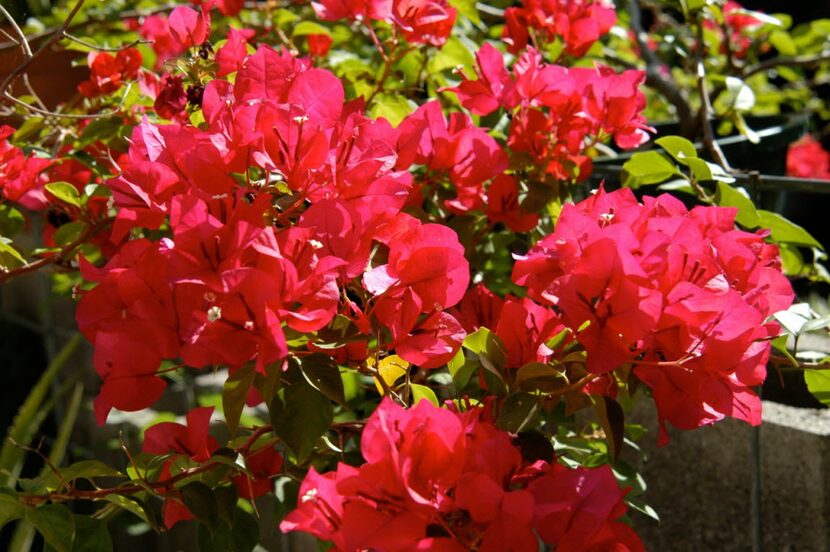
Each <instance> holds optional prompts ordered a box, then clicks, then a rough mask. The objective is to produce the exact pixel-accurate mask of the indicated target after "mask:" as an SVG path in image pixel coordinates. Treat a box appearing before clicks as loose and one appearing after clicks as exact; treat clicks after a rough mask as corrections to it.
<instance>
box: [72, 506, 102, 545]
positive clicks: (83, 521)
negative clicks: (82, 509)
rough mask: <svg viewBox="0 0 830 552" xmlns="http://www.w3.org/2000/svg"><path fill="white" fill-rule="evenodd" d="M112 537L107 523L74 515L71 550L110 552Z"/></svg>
mask: <svg viewBox="0 0 830 552" xmlns="http://www.w3.org/2000/svg"><path fill="white" fill-rule="evenodd" d="M111 551H112V538H111V537H110V533H109V531H108V530H107V524H106V522H105V521H103V520H100V519H94V518H91V517H87V516H79V515H76V516H75V541H74V542H73V543H72V552H111Z"/></svg>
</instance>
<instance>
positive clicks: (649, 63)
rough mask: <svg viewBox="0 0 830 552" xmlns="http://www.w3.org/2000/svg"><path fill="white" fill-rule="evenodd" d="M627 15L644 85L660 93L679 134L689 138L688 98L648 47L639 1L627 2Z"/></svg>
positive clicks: (691, 129) (691, 123) (691, 131)
mask: <svg viewBox="0 0 830 552" xmlns="http://www.w3.org/2000/svg"><path fill="white" fill-rule="evenodd" d="M628 13H629V16H630V19H631V28H632V29H633V30H634V37H635V40H636V41H637V46H638V47H639V48H640V52H641V55H642V56H643V59H644V60H645V62H646V85H648V86H650V87H652V88H654V89H655V90H657V91H658V92H660V93H661V94H662V95H663V96H664V97H665V98H666V100H668V102H669V103H670V104H672V105H673V106H674V109H675V111H676V112H677V118H678V120H679V121H680V129H681V134H683V135H684V136H691V135H692V134H694V127H695V117H694V114H693V113H692V107H691V104H690V103H689V98H688V97H686V94H685V93H684V92H683V90H681V88H680V87H679V86H677V83H676V82H674V80H673V79H672V78H671V77H668V76H666V75H665V74H664V72H663V68H664V65H663V62H662V61H660V58H658V57H657V54H656V53H655V52H654V51H653V50H652V49H651V48H650V47H649V45H648V34H647V33H646V31H645V29H643V23H642V10H641V7H640V0H629V2H628Z"/></svg>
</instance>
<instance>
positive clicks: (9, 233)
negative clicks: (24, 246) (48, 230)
mask: <svg viewBox="0 0 830 552" xmlns="http://www.w3.org/2000/svg"><path fill="white" fill-rule="evenodd" d="M25 224H26V219H24V218H23V214H22V213H21V212H20V211H18V210H17V209H15V208H14V207H13V206H12V205H10V204H8V203H2V204H0V236H5V237H7V238H12V237H14V236H15V235H16V234H17V233H18V232H20V231H21V230H23V226H25Z"/></svg>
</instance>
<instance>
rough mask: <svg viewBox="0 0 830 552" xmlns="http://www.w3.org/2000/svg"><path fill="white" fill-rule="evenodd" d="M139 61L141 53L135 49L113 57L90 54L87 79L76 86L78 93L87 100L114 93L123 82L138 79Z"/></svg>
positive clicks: (105, 53)
mask: <svg viewBox="0 0 830 552" xmlns="http://www.w3.org/2000/svg"><path fill="white" fill-rule="evenodd" d="M141 61H142V58H141V52H139V51H138V50H137V49H135V48H127V49H126V50H121V51H119V52H118V53H117V54H115V55H114V56H113V55H112V54H110V53H107V52H98V53H96V52H90V54H89V57H88V63H89V79H88V80H85V81H84V82H82V83H81V84H79V85H78V92H80V93H81V94H82V95H84V96H86V97H87V98H94V97H96V96H101V95H104V94H110V93H112V92H115V91H116V90H118V89H119V88H121V86H122V85H123V84H124V83H125V82H127V81H131V80H135V79H137V78H138V73H139V70H140V69H141Z"/></svg>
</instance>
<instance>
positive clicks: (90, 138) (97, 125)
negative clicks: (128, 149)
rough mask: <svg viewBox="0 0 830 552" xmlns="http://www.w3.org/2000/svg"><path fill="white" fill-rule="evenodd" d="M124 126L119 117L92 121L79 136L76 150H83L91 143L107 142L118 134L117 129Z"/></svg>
mask: <svg viewBox="0 0 830 552" xmlns="http://www.w3.org/2000/svg"><path fill="white" fill-rule="evenodd" d="M123 125H124V121H123V119H122V118H121V117H103V118H100V119H94V120H93V121H92V122H91V123H89V124H88V125H86V126H85V127H84V130H83V131H81V136H80V137H79V138H78V143H77V144H76V145H77V147H78V149H83V148H85V147H86V146H88V145H90V144H92V143H93V142H98V141H99V140H107V139H109V138H112V137H114V136H115V135H117V134H118V131H119V129H120V128H121V127H122V126H123Z"/></svg>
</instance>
